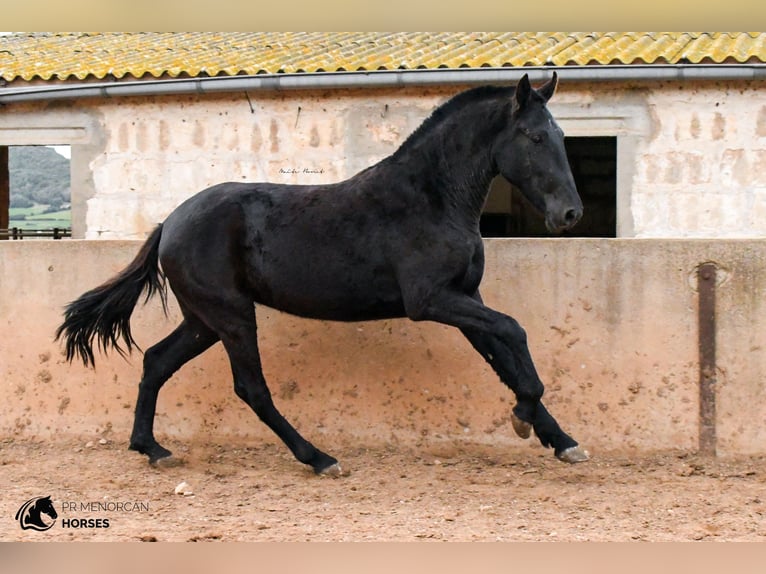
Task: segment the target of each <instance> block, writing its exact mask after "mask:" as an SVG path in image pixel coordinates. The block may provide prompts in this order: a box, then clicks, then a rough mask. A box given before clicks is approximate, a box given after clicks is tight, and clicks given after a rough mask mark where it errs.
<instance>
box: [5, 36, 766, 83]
mask: <svg viewBox="0 0 766 574" xmlns="http://www.w3.org/2000/svg"><path fill="white" fill-rule="evenodd" d="M745 62H766V33H756V32H730V33H729V32H472V33H459V32H443V33H430V32H394V33H384V32H222V33H213V32H180V33H171V32H157V33H155V32H146V33H34V34H12V35H8V36H0V78H2V79H4V80H6V81H12V80H15V79H23V80H32V79H37V78H40V79H43V80H67V79H73V78H77V79H80V80H83V79H85V78H97V79H103V78H105V77H113V78H117V79H120V78H124V77H126V76H132V77H134V78H142V77H150V76H153V77H163V76H165V77H168V76H169V77H173V78H175V77H179V76H192V77H194V76H200V75H203V76H217V75H237V74H263V73H269V74H273V73H291V72H334V71H340V70H346V71H357V70H396V69H419V68H422V69H434V68H466V67H468V68H480V67H508V66H512V67H522V66H544V65H555V66H584V65H609V64H655V63H662V64H678V63H687V64H697V63H745Z"/></svg>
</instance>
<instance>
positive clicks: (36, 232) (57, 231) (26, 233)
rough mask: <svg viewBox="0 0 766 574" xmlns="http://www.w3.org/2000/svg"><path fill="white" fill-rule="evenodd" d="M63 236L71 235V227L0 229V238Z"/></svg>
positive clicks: (54, 237)
mask: <svg viewBox="0 0 766 574" xmlns="http://www.w3.org/2000/svg"><path fill="white" fill-rule="evenodd" d="M65 237H72V230H71V229H69V228H62V227H54V228H52V229H22V228H21V227H11V228H9V229H0V239H15V240H21V239H50V238H52V239H63V238H65Z"/></svg>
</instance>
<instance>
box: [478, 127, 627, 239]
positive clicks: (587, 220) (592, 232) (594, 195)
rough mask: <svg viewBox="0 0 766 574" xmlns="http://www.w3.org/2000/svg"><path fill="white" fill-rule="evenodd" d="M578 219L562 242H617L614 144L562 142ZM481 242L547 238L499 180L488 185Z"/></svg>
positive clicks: (537, 218) (612, 140)
mask: <svg viewBox="0 0 766 574" xmlns="http://www.w3.org/2000/svg"><path fill="white" fill-rule="evenodd" d="M564 143H565V146H566V150H567V157H568V158H569V164H570V166H571V168H572V174H573V175H574V180H575V185H577V191H578V192H579V194H580V198H581V199H582V202H583V217H582V219H581V220H580V221H579V222H578V223H577V225H575V226H574V227H573V228H572V229H570V230H569V231H565V232H564V233H562V234H561V235H562V236H566V237H616V236H617V138H616V137H571V138H566V139H565V140H564ZM481 234H482V236H483V237H549V236H550V235H551V234H550V233H549V232H548V230H547V229H546V228H545V222H544V221H543V217H542V216H541V215H540V214H539V213H538V212H537V211H536V210H535V209H534V208H533V207H532V206H531V205H530V204H529V202H528V201H527V200H526V199H525V198H524V197H523V196H522V195H521V193H520V192H519V191H518V190H517V189H515V188H514V187H513V186H512V185H511V184H509V183H508V182H507V181H506V180H505V179H504V178H503V177H500V176H498V177H496V178H495V179H494V180H493V181H492V183H491V184H490V193H489V196H488V197H487V204H486V205H485V207H484V212H483V213H482V216H481Z"/></svg>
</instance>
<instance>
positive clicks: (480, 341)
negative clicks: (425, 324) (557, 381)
mask: <svg viewBox="0 0 766 574" xmlns="http://www.w3.org/2000/svg"><path fill="white" fill-rule="evenodd" d="M413 303H414V302H413ZM419 303H420V304H418V305H415V304H411V305H410V306H409V307H408V315H409V317H410V318H411V319H413V320H430V321H437V322H439V323H444V324H447V325H452V326H454V327H457V328H459V329H460V330H461V331H462V332H463V334H464V335H465V336H466V337H467V338H468V340H469V341H470V342H471V344H472V345H473V346H474V348H476V350H477V351H479V353H480V354H481V355H482V356H483V357H484V358H485V359H486V360H487V361H488V362H489V364H490V365H491V366H492V367H493V368H494V370H495V372H497V374H498V375H499V376H500V379H501V380H502V381H503V382H504V383H505V384H506V385H508V386H509V387H510V388H511V390H513V392H514V393H515V394H516V400H517V404H516V406H515V407H514V410H513V414H514V415H515V417H516V420H515V421H514V429H515V430H516V432H517V433H518V434H519V435H520V436H523V437H525V438H526V437H527V436H529V425H531V426H532V428H534V430H535V434H536V435H537V437H538V438H539V439H540V442H541V443H542V444H543V445H545V446H546V447H547V446H552V447H553V449H554V452H555V454H556V456H557V457H558V458H559V459H561V460H564V461H565V462H581V461H585V460H587V459H588V455H587V453H586V452H585V451H584V450H582V449H581V448H580V447H579V446H578V444H577V442H576V441H575V440H574V439H572V437H570V436H569V435H568V434H567V433H565V432H564V431H563V430H561V427H560V426H559V425H558V423H557V422H556V419H554V418H553V416H552V415H551V414H550V413H549V412H548V410H547V409H546V408H545V406H544V405H543V404H542V402H541V401H540V399H541V397H542V395H543V391H544V387H543V384H542V382H541V381H540V378H539V377H538V375H537V371H536V369H535V366H534V363H533V361H532V357H531V355H530V353H529V348H528V347H527V339H526V333H525V332H524V329H522V327H521V326H520V325H519V323H518V322H517V321H516V320H515V319H513V318H512V317H509V316H507V315H504V314H502V313H499V312H497V311H495V310H493V309H490V308H489V307H487V306H486V305H484V303H483V302H482V301H481V297H480V296H479V293H478V292H477V293H475V294H474V295H473V296H471V295H467V294H465V293H461V292H458V291H452V290H444V291H440V292H438V293H434V294H431V296H429V297H428V298H427V299H425V300H423V299H421V300H420V302H419Z"/></svg>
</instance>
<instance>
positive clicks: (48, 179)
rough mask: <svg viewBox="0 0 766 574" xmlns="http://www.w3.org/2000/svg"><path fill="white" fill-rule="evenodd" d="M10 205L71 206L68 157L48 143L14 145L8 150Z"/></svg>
mask: <svg viewBox="0 0 766 574" xmlns="http://www.w3.org/2000/svg"><path fill="white" fill-rule="evenodd" d="M8 171H9V175H10V184H11V185H10V187H11V207H12V208H14V207H21V208H23V207H32V206H33V205H35V204H39V205H46V206H48V208H49V209H50V210H51V211H60V210H61V209H62V207H64V208H68V207H69V201H70V193H71V192H70V181H71V178H70V175H69V160H68V159H67V158H65V157H63V156H61V155H60V154H58V153H56V152H55V151H54V150H52V149H51V148H49V147H45V146H11V147H10V148H9V152H8Z"/></svg>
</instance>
